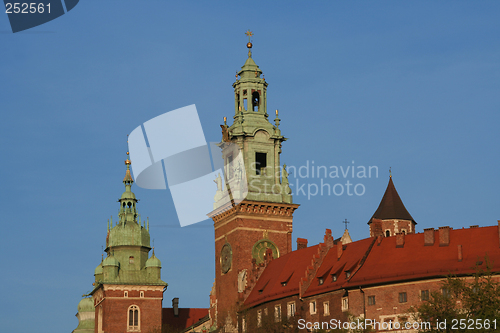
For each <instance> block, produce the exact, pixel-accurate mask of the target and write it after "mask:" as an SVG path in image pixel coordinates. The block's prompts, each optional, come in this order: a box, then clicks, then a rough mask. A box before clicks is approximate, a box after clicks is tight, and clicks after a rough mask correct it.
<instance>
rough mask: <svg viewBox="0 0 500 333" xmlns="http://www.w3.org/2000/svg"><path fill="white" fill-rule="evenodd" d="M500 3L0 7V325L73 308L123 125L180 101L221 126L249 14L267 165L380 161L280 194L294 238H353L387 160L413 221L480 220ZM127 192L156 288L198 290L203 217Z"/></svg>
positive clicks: (98, 233) (45, 319) (492, 176)
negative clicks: (158, 264)
mask: <svg viewBox="0 0 500 333" xmlns="http://www.w3.org/2000/svg"><path fill="white" fill-rule="evenodd" d="M499 12H500V4H499V3H497V2H493V1H481V2H472V1H439V2H433V1H429V2H425V1H419V2H410V1H405V2H402V1H384V2H368V1H366V2H355V1H350V2H340V1H338V2H326V1H325V2H320V1H318V2H306V1H286V2H285V1H276V2H272V3H269V2H268V1H253V2H251V3H248V2H247V3H244V2H236V1H218V2H201V1H200V2H194V1H183V2H168V1H159V0H157V1H153V0H150V1H142V2H137V1H125V0H124V1H113V0H109V1H100V2H97V1H82V2H80V3H79V4H78V6H76V7H75V8H74V9H73V10H72V11H71V12H69V13H68V14H66V15H63V16H62V17H60V18H58V19H56V20H54V21H52V22H49V23H47V24H44V25H42V26H39V27H37V28H34V29H31V30H28V31H25V32H20V33H16V34H12V32H11V30H10V26H9V22H8V19H7V16H6V15H5V14H4V15H0V75H1V78H2V79H1V80H0V112H1V115H2V122H0V135H1V139H2V141H1V142H2V145H1V156H2V168H1V170H2V176H3V177H2V191H1V194H0V202H1V208H2V228H1V229H2V232H1V234H0V235H1V236H2V237H1V239H2V241H1V243H0V244H1V245H0V246H1V247H0V249H1V253H2V256H1V259H0V264H1V267H3V274H1V277H0V285H1V286H2V290H1V292H2V299H3V302H2V304H1V305H0V318H1V319H2V322H3V323H4V324H3V325H2V327H3V330H5V331H6V332H10V333H16V332H23V333H24V332H34V331H37V332H51V333H53V332H71V330H73V329H74V328H75V327H76V326H77V319H76V318H75V317H74V315H75V313H76V306H77V304H78V302H79V300H80V298H81V295H82V294H84V293H87V292H89V291H90V290H91V288H92V285H91V284H92V282H93V271H94V268H95V267H96V266H97V265H98V264H99V262H100V259H101V246H103V245H104V244H105V237H106V221H107V219H108V218H109V217H110V216H111V215H113V216H114V218H115V219H116V216H117V212H118V204H117V202H116V200H117V199H118V198H119V196H120V195H121V193H122V192H123V189H124V188H123V184H122V183H121V181H122V179H123V176H124V172H125V168H124V164H123V161H124V159H125V152H126V150H127V146H126V135H127V134H128V133H130V131H132V130H133V129H134V128H135V127H137V126H138V125H140V124H142V123H144V122H145V121H147V120H149V119H151V118H154V117H156V116H157V115H160V114H162V113H164V112H167V111H170V110H173V109H177V108H180V107H183V106H186V105H190V104H196V106H197V109H198V113H199V115H200V119H201V123H202V126H203V129H204V131H205V136H206V139H207V141H219V140H220V138H221V134H220V127H219V125H220V124H221V123H222V118H223V117H224V116H227V117H228V118H229V119H232V116H233V114H232V112H233V111H234V105H233V103H234V97H233V89H232V87H231V85H232V83H233V82H234V79H235V77H234V74H235V72H236V71H237V70H239V69H240V67H241V66H242V65H243V63H244V62H245V60H246V57H247V56H246V54H247V49H246V47H245V44H246V42H247V38H246V36H245V35H244V33H245V31H246V30H247V29H250V30H252V31H253V32H254V34H255V35H254V37H253V44H254V47H253V58H254V60H255V62H256V63H257V64H258V65H259V66H260V68H261V69H262V70H263V72H264V74H265V78H266V80H267V82H268V83H269V87H268V110H269V111H272V110H274V109H279V110H280V118H281V125H280V128H281V130H282V133H283V135H285V136H286V137H288V138H289V140H288V141H286V142H285V143H284V144H283V153H282V155H281V161H282V163H286V164H287V165H294V166H296V167H300V166H302V165H305V164H306V163H307V161H309V163H312V161H314V164H315V165H325V166H339V167H340V166H343V167H344V168H346V167H347V166H351V165H353V161H354V165H356V166H377V167H378V170H379V173H378V177H375V176H372V178H365V179H359V178H354V179H353V178H347V179H344V178H340V179H328V180H327V181H328V182H330V184H332V185H334V184H336V183H343V184H344V183H345V182H346V181H347V180H350V182H351V183H354V184H358V183H360V184H362V185H363V187H364V188H365V193H364V194H363V195H361V196H357V195H352V196H348V195H346V194H344V195H341V196H335V195H330V196H327V195H323V196H320V195H317V196H314V197H310V198H309V199H308V198H307V197H306V196H304V195H296V196H295V197H294V201H295V202H296V203H299V204H301V207H300V208H299V209H298V210H297V211H296V213H295V216H294V234H293V238H294V242H295V239H296V238H297V237H303V238H308V239H309V244H316V243H318V242H320V241H321V240H322V239H323V235H324V231H325V228H330V229H332V230H333V234H334V236H336V237H338V236H340V235H341V233H342V232H343V227H344V226H343V224H342V223H341V221H343V220H344V219H348V220H349V221H350V224H349V230H350V233H351V236H352V238H353V239H355V240H358V239H362V238H365V237H368V236H369V232H368V226H367V225H366V222H368V220H369V219H370V217H371V215H372V214H373V213H374V212H375V210H376V208H377V206H378V204H379V202H380V199H381V197H382V195H383V193H384V191H385V188H386V186H387V182H388V177H389V172H388V170H389V167H392V174H393V179H394V183H395V186H396V188H397V190H398V192H399V194H400V196H401V198H402V200H403V202H404V203H405V205H406V207H407V209H408V210H409V212H410V213H411V214H412V216H413V217H414V219H415V220H416V221H417V223H418V225H417V231H420V232H421V231H422V230H423V229H424V228H429V227H436V228H437V227H439V226H446V225H449V226H451V227H453V228H462V227H468V226H470V225H475V224H479V225H480V226H487V225H494V224H496V223H497V222H496V221H497V220H498V219H500V208H499V207H500V205H499V204H498V200H499V195H498V188H499V185H500V176H499V165H500V163H499V162H500V158H499V154H498V148H499V140H500V137H499V135H498V125H499V123H500V112H499V109H500V95H499V93H498V92H499V91H500V80H499V78H500V60H499V59H500V21H499V20H498V14H499ZM185 135H189V132H186V133H185ZM179 139H180V140H181V139H182V138H179ZM307 181H308V182H309V184H312V183H314V182H318V181H319V180H318V179H309V180H307ZM214 186H215V185H214ZM134 192H135V193H136V196H137V197H138V198H140V200H141V201H140V202H139V205H138V209H139V212H140V213H141V215H142V217H143V218H145V217H148V216H149V218H150V224H151V237H152V238H154V240H155V248H156V255H157V256H158V258H160V259H161V261H162V264H163V270H162V277H163V280H165V281H166V282H167V283H169V287H168V289H167V291H166V292H165V294H164V306H170V304H171V303H170V301H171V299H172V298H173V297H179V298H180V306H181V307H208V305H209V301H208V296H209V292H210V288H211V286H212V283H213V279H214V247H213V239H214V236H213V227H212V223H211V222H210V221H208V220H207V221H205V222H202V223H199V224H196V225H193V226H191V227H186V228H180V227H179V222H178V220H177V216H176V213H175V209H174V207H173V203H172V198H171V196H170V193H169V192H168V191H153V190H143V189H140V188H138V187H136V186H135V187H134Z"/></svg>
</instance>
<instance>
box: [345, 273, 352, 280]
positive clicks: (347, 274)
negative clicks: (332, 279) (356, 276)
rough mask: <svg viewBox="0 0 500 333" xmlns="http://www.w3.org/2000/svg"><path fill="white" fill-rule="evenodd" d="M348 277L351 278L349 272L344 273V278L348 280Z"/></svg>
mask: <svg viewBox="0 0 500 333" xmlns="http://www.w3.org/2000/svg"><path fill="white" fill-rule="evenodd" d="M349 276H351V271H346V272H345V278H346V279H348V278H349Z"/></svg>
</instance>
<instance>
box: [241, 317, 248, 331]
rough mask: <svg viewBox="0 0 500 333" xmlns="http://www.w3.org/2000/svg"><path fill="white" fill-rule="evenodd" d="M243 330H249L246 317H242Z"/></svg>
mask: <svg viewBox="0 0 500 333" xmlns="http://www.w3.org/2000/svg"><path fill="white" fill-rule="evenodd" d="M241 331H242V332H243V333H245V332H246V331H247V321H246V320H245V317H243V318H241Z"/></svg>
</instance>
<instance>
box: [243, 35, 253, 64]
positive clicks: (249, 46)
mask: <svg viewBox="0 0 500 333" xmlns="http://www.w3.org/2000/svg"><path fill="white" fill-rule="evenodd" d="M245 35H247V36H248V43H247V47H248V57H249V58H251V57H252V42H251V41H250V39H251V37H252V36H253V33H252V32H251V31H250V30H247V32H245Z"/></svg>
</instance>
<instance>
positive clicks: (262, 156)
mask: <svg viewBox="0 0 500 333" xmlns="http://www.w3.org/2000/svg"><path fill="white" fill-rule="evenodd" d="M266 166H267V154H266V153H255V174H256V175H263V174H264V170H265V168H266Z"/></svg>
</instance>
